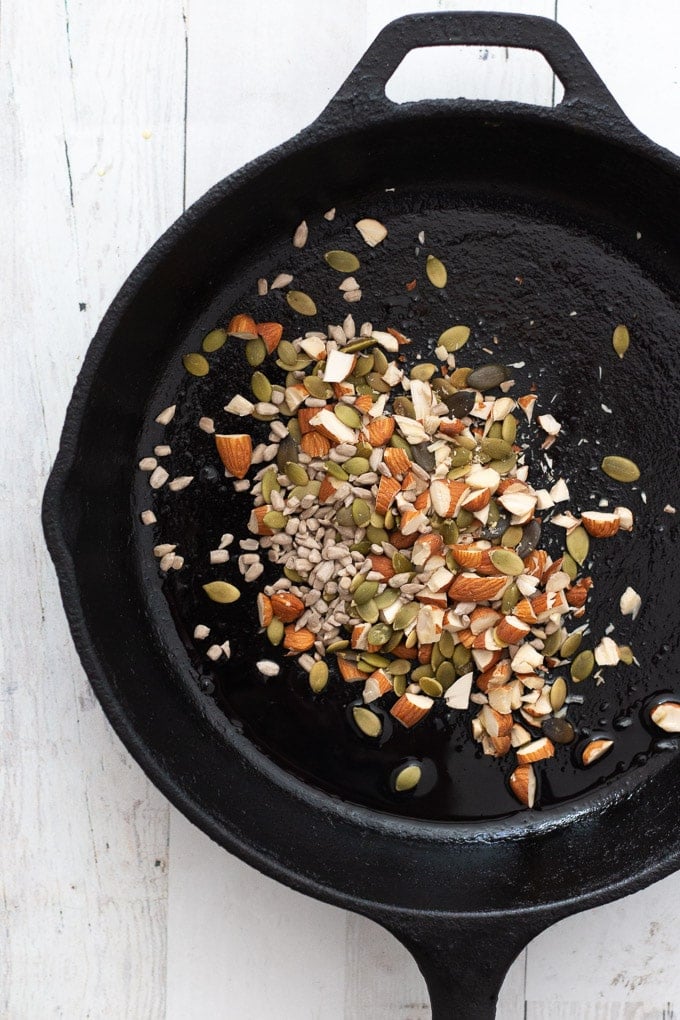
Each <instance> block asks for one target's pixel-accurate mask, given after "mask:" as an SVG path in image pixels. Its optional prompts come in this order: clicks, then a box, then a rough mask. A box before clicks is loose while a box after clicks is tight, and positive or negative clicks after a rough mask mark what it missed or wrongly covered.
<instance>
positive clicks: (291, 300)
mask: <svg viewBox="0 0 680 1020" xmlns="http://www.w3.org/2000/svg"><path fill="white" fill-rule="evenodd" d="M286 301H287V302H288V304H289V305H290V307H291V308H292V309H293V311H294V312H297V313H298V315H316V305H315V304H314V302H313V301H312V299H311V298H310V296H309V294H305V293H303V291H301V290H289V291H288V293H287V294H286Z"/></svg>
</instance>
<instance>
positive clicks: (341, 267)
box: [324, 249, 360, 273]
mask: <svg viewBox="0 0 680 1020" xmlns="http://www.w3.org/2000/svg"><path fill="white" fill-rule="evenodd" d="M324 258H325V260H326V262H327V263H328V265H329V266H330V267H331V269H335V270H336V271H337V272H338V273H356V271H357V269H358V268H359V265H360V263H359V259H358V258H357V257H356V255H352V252H351V251H341V250H338V249H335V250H333V251H327V252H326V254H325V255H324Z"/></svg>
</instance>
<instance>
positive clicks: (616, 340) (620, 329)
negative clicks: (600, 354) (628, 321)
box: [612, 326, 630, 358]
mask: <svg viewBox="0 0 680 1020" xmlns="http://www.w3.org/2000/svg"><path fill="white" fill-rule="evenodd" d="M629 345H630V333H629V332H628V328H627V327H626V326H617V327H616V329H615V330H614V332H613V334H612V347H613V348H614V350H615V351H616V353H617V354H618V356H619V357H620V358H622V357H623V356H624V354H625V353H626V351H627V350H628V347H629Z"/></svg>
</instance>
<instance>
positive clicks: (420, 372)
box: [409, 361, 437, 382]
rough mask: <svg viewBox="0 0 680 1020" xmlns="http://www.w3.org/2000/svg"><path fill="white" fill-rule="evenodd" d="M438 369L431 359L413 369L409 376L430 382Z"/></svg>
mask: <svg viewBox="0 0 680 1020" xmlns="http://www.w3.org/2000/svg"><path fill="white" fill-rule="evenodd" d="M436 371H437V366H436V365H433V364H432V363H431V362H430V361H422V362H421V363H420V364H419V365H416V366H415V367H414V368H412V369H411V372H410V376H409V378H411V379H418V380H420V382H429V381H430V379H431V378H432V376H433V375H434V373H435V372H436Z"/></svg>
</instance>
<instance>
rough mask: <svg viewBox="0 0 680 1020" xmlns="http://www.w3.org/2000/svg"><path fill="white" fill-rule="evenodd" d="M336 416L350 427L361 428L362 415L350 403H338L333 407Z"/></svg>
mask: <svg viewBox="0 0 680 1020" xmlns="http://www.w3.org/2000/svg"><path fill="white" fill-rule="evenodd" d="M333 410H334V411H335V417H336V418H337V419H338V420H339V421H341V422H342V424H343V425H346V426H347V427H348V428H350V429H360V428H361V415H360V414H359V412H358V411H355V410H354V408H353V407H350V406H349V404H336V405H335V407H334V408H333Z"/></svg>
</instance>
